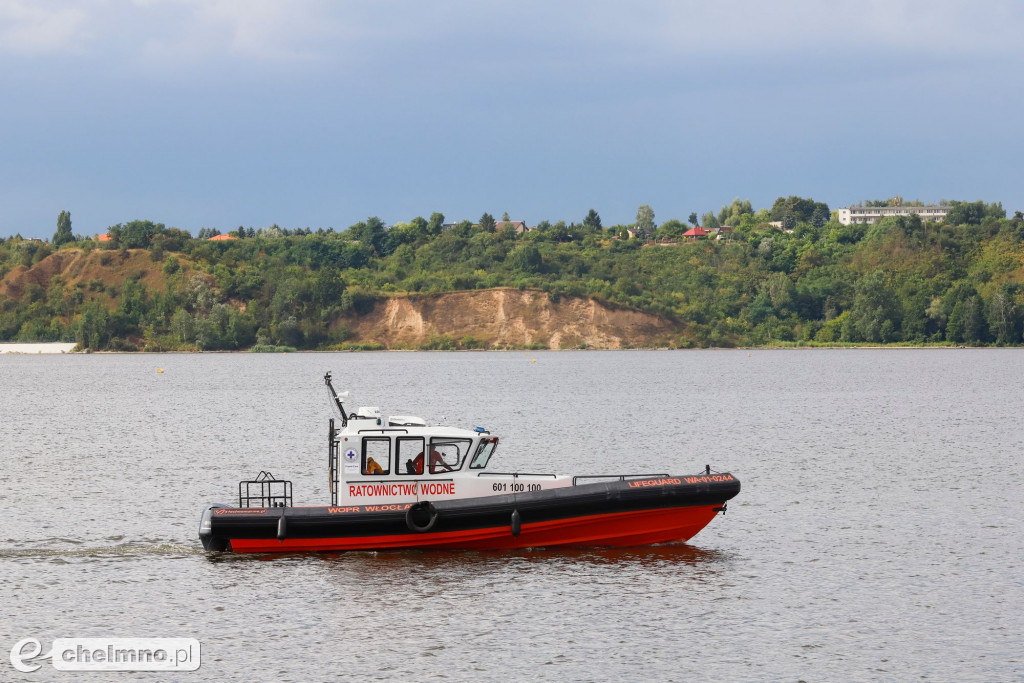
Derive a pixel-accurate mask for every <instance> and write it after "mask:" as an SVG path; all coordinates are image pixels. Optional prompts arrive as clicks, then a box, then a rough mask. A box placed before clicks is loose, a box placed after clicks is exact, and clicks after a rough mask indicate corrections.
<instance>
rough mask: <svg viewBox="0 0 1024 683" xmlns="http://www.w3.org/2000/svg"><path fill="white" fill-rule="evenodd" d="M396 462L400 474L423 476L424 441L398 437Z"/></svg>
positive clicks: (396, 468)
mask: <svg viewBox="0 0 1024 683" xmlns="http://www.w3.org/2000/svg"><path fill="white" fill-rule="evenodd" d="M395 462H396V463H397V465H396V467H395V471H396V472H397V473H399V474H423V439H422V438H413V437H408V436H400V437H398V445H397V449H396V451H395Z"/></svg>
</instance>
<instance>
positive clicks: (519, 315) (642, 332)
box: [345, 289, 675, 349]
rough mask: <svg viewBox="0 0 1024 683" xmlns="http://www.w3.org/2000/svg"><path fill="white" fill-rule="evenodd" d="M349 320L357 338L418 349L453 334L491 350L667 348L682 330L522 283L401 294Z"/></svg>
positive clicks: (650, 318)
mask: <svg viewBox="0 0 1024 683" xmlns="http://www.w3.org/2000/svg"><path fill="white" fill-rule="evenodd" d="M345 324H346V325H348V327H349V329H351V331H352V332H353V338H352V339H351V341H352V342H357V343H359V342H361V343H366V342H377V343H380V344H384V345H385V346H387V347H388V348H416V347H419V346H422V345H424V344H427V343H428V342H429V341H430V340H431V339H432V338H438V337H443V336H448V337H451V338H453V339H455V340H456V341H458V340H461V339H463V338H465V337H472V338H473V340H475V341H476V342H477V343H479V344H480V346H482V347H484V348H487V347H494V346H498V347H503V346H513V347H516V346H528V345H541V346H548V347H550V348H553V349H564V348H578V347H581V346H586V347H587V348H597V349H618V348H622V347H623V346H648V347H649V346H659V345H662V344H665V343H666V342H667V340H668V339H670V338H671V337H672V336H673V333H674V332H675V330H674V327H673V325H672V324H671V323H669V322H668V321H665V320H662V319H660V318H658V317H656V316H653V315H649V314H646V313H641V312H638V311H632V310H623V309H616V308H611V307H608V306H606V305H604V304H602V303H599V302H597V301H594V300H593V299H579V298H566V297H563V298H562V299H561V300H560V301H558V302H553V301H551V299H550V297H549V296H548V295H547V293H545V292H541V291H536V290H518V289H488V290H475V291H465V292H450V293H446V294H437V295H432V296H417V297H409V296H395V297H392V298H389V299H387V300H384V301H379V302H377V304H376V305H375V306H374V308H373V310H372V311H370V312H368V313H366V314H364V315H362V316H358V317H350V318H348V319H346V321H345Z"/></svg>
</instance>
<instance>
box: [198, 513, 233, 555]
mask: <svg viewBox="0 0 1024 683" xmlns="http://www.w3.org/2000/svg"><path fill="white" fill-rule="evenodd" d="M226 507H230V506H228V505H224V504H222V503H213V504H211V505H207V506H206V507H205V508H204V509H203V513H202V515H201V516H200V517H199V540H200V541H202V543H203V550H206V551H207V552H223V551H225V550H227V549H228V539H226V538H220V537H218V536H215V535H214V533H213V514H214V513H213V511H214V510H216V509H217V508H226Z"/></svg>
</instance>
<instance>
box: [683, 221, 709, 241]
mask: <svg viewBox="0 0 1024 683" xmlns="http://www.w3.org/2000/svg"><path fill="white" fill-rule="evenodd" d="M707 236H708V231H707V230H705V229H704V228H702V227H700V226H699V225H695V226H693V227H692V228H690V229H689V230H687V231H686V232H684V233H683V239H686V240H689V241H690V242H696V241H697V239H698V238H701V237H707Z"/></svg>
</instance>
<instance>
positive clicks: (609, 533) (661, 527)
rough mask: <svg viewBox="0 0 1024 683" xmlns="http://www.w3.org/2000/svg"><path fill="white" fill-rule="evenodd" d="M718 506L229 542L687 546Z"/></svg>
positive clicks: (325, 546)
mask: <svg viewBox="0 0 1024 683" xmlns="http://www.w3.org/2000/svg"><path fill="white" fill-rule="evenodd" d="M717 507H719V506H718V505H700V506H694V507H682V508H662V509H657V510H640V511H633V512H619V513H613V514H602V515H587V516H585V517H572V518H567V519H558V520H552V521H546V522H535V523H532V524H523V525H522V528H521V531H520V534H519V536H518V537H517V536H513V535H512V531H511V529H510V527H509V526H501V527H489V528H486V529H468V530H464V531H442V532H437V533H425V534H414V533H409V534H394V535H389V536H343V537H338V538H286V539H284V540H283V541H278V540H277V539H276V538H269V539H263V538H240V539H232V540H231V549H232V550H233V551H234V552H236V553H273V552H298V551H330V550H388V549H400V548H428V549H437V550H445V549H460V550H508V549H514V548H540V547H552V546H560V545H561V546H606V547H616V546H636V545H649V544H651V543H667V542H669V541H688V540H689V539H691V538H693V536H694V535H696V534H697V532H698V531H700V530H701V529H703V528H704V527H705V526H707V524H708V522H710V521H711V520H712V519H714V517H715V515H716V514H717V513H716V512H715V508H717Z"/></svg>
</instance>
